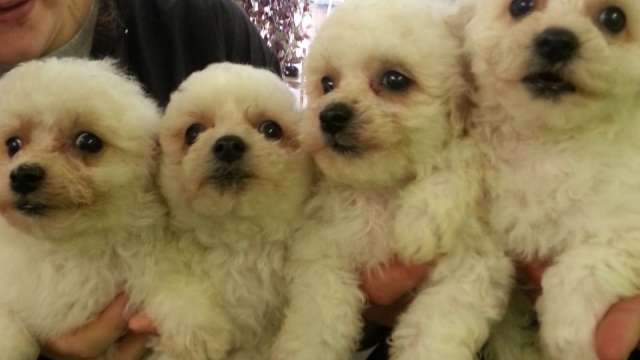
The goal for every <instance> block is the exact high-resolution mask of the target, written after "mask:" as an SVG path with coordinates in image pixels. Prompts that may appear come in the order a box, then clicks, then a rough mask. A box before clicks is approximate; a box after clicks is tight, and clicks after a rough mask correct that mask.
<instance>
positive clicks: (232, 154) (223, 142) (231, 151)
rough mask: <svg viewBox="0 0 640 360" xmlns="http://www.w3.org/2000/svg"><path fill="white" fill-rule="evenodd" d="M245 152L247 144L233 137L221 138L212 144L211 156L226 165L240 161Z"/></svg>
mask: <svg viewBox="0 0 640 360" xmlns="http://www.w3.org/2000/svg"><path fill="white" fill-rule="evenodd" d="M246 151H247V144H246V143H245V142H244V140H242V139H241V138H240V137H238V136H235V135H227V136H223V137H221V138H220V139H218V141H216V143H215V144H213V154H214V156H215V157H216V159H218V160H220V161H222V162H226V163H233V162H235V161H238V160H240V159H242V156H243V155H244V153H245V152H246Z"/></svg>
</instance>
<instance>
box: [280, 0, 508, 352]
mask: <svg viewBox="0 0 640 360" xmlns="http://www.w3.org/2000/svg"><path fill="white" fill-rule="evenodd" d="M446 10H447V8H446V6H440V7H438V8H437V9H436V7H435V5H434V4H428V2H425V1H418V0H415V1H395V2H389V1H382V0H370V1H355V0H354V1H349V2H347V3H345V4H344V5H343V6H342V7H340V8H339V9H338V10H336V12H335V13H334V14H332V16H331V17H330V18H329V19H328V20H327V22H326V23H325V25H323V27H322V29H321V30H320V31H319V33H318V35H317V38H316V40H315V41H314V44H313V45H312V48H311V51H310V54H309V58H308V59H307V62H306V65H305V69H306V70H305V71H306V93H307V94H308V97H309V108H308V109H307V111H306V114H305V118H304V121H303V125H302V126H303V130H302V139H303V146H305V147H306V148H307V150H309V151H310V152H311V153H312V154H313V156H314V160H315V162H316V164H317V165H318V167H319V169H320V172H321V175H322V178H321V181H320V184H319V186H318V188H317V189H316V195H315V197H314V198H313V199H312V200H311V202H310V204H309V206H308V208H307V211H306V222H305V224H304V226H303V229H302V232H301V234H300V235H299V238H298V240H297V241H296V242H295V243H294V244H293V245H292V255H291V260H290V264H289V271H290V273H291V276H292V284H291V288H290V296H291V304H290V307H289V308H288V310H287V314H286V320H285V323H284V325H283V329H282V331H281V333H280V335H279V338H278V341H277V342H276V345H275V346H274V350H273V354H272V359H275V360H288V359H303V360H313V359H318V360H320V359H321V360H345V359H349V358H350V356H351V354H352V352H353V351H354V350H355V346H356V344H357V341H358V339H359V337H360V335H361V334H360V332H361V328H362V323H361V313H362V310H363V309H364V307H365V306H366V305H365V296H364V294H363V293H362V292H361V290H360V289H359V287H358V283H359V275H360V273H361V272H366V271H377V270H378V267H379V266H380V264H383V263H385V262H387V261H389V260H391V259H392V258H393V257H394V255H398V256H400V257H401V258H402V259H403V260H405V261H409V262H429V261H432V260H435V259H438V265H437V267H436V270H435V271H434V273H433V274H432V276H431V277H430V279H429V280H428V281H426V282H425V283H424V284H423V285H422V286H421V288H420V289H418V295H417V297H416V299H415V300H414V302H413V303H412V305H411V306H410V308H409V309H408V310H407V312H406V313H405V314H404V315H403V316H402V317H401V318H400V320H399V323H398V326H397V327H396V329H395V331H394V334H393V339H392V358H393V359H396V360H408V359H412V360H413V359H448V360H449V359H451V360H453V359H467V360H468V359H473V358H474V357H475V354H476V352H477V351H478V350H479V349H480V347H481V346H482V344H483V343H484V341H485V340H486V338H487V337H488V332H489V326H490V324H491V323H492V322H494V321H496V320H497V319H498V318H499V317H500V316H502V313H503V310H504V308H505V307H506V299H507V296H508V292H509V288H510V285H511V272H512V269H511V267H512V266H511V263H510V261H509V260H508V259H507V258H506V256H505V255H504V254H503V253H502V252H501V251H500V250H499V248H498V246H497V244H496V243H494V241H493V239H492V237H491V236H490V234H488V233H487V229H486V228H485V227H484V226H483V224H482V222H481V219H480V215H481V212H482V209H483V205H484V202H483V199H482V162H481V161H480V157H479V152H478V151H477V149H476V147H475V146H474V144H473V143H472V142H470V141H469V139H467V138H465V136H464V124H463V119H464V116H463V115H464V114H461V113H460V109H463V106H462V105H463V104H462V102H463V99H464V93H465V91H466V84H465V81H464V79H463V68H462V64H461V61H460V60H461V56H460V55H461V43H460V41H459V39H457V38H455V37H454V36H453V35H452V34H451V33H450V31H449V28H448V26H447V24H446V23H445V15H446ZM389 71H395V72H399V73H402V74H404V75H405V76H408V77H409V78H411V84H410V86H409V87H408V89H406V90H404V91H393V90H391V89H390V88H388V87H386V86H385V84H384V81H383V80H382V79H383V77H384V76H385V73H387V72H389ZM327 79H329V80H331V81H332V83H333V87H335V89H333V90H332V91H329V92H328V93H327V94H325V92H327V91H326V90H327V89H328V90H331V88H330V86H327V84H330V83H329V82H328V80H327ZM323 83H324V86H323ZM323 87H324V88H327V89H325V90H324V91H323ZM335 104H342V105H340V106H346V107H348V108H350V109H352V112H353V119H352V121H353V123H352V125H350V126H351V127H350V128H348V129H347V130H346V131H343V132H342V133H340V134H338V135H337V136H336V138H335V139H330V140H328V135H327V134H323V133H322V131H321V130H320V128H321V125H320V124H321V121H320V120H319V116H320V114H321V113H322V112H323V111H325V110H326V109H329V108H330V107H331V106H335ZM334 142H342V145H344V146H350V147H351V148H352V149H351V150H347V151H341V150H340V149H339V148H332V146H331V145H330V144H332V143H334Z"/></svg>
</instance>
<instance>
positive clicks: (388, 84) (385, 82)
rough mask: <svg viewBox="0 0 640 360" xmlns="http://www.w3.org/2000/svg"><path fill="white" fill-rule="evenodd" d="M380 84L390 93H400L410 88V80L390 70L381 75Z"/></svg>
mask: <svg viewBox="0 0 640 360" xmlns="http://www.w3.org/2000/svg"><path fill="white" fill-rule="evenodd" d="M380 83H381V84H382V86H384V87H385V88H387V89H389V90H391V91H396V92H401V91H406V90H407V89H408V88H409V86H411V79H409V78H408V77H407V76H405V75H404V74H402V73H400V72H398V71H395V70H391V71H387V72H386V73H384V74H382V79H381V80H380Z"/></svg>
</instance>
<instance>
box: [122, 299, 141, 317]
mask: <svg viewBox="0 0 640 360" xmlns="http://www.w3.org/2000/svg"><path fill="white" fill-rule="evenodd" d="M137 312H138V307H137V306H136V305H134V304H132V303H128V304H127V306H125V307H124V309H123V310H122V318H123V319H124V320H126V321H127V322H128V321H129V320H131V318H132V317H133V315H135V314H136V313H137Z"/></svg>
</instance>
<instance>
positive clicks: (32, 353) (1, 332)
mask: <svg viewBox="0 0 640 360" xmlns="http://www.w3.org/2000/svg"><path fill="white" fill-rule="evenodd" d="M39 353H40V347H39V346H38V342H37V341H36V339H34V338H33V336H31V334H29V332H28V331H27V329H25V327H24V326H23V324H21V323H20V322H19V321H18V320H17V319H16V318H15V317H14V316H12V315H11V314H10V313H9V312H8V311H4V310H0V354H2V359H3V360H35V359H37V358H38V354H39Z"/></svg>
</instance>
